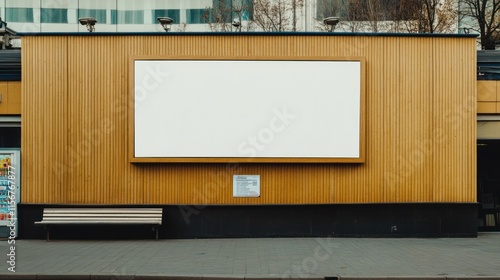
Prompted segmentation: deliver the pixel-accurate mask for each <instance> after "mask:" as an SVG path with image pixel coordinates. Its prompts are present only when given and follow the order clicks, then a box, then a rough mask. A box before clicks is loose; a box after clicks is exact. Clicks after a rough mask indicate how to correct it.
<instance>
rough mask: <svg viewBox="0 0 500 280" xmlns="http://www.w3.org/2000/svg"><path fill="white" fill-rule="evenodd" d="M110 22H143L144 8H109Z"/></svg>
mask: <svg viewBox="0 0 500 280" xmlns="http://www.w3.org/2000/svg"><path fill="white" fill-rule="evenodd" d="M111 24H144V10H135V11H117V10H111Z"/></svg>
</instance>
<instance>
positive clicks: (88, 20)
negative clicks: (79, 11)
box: [78, 17, 97, 32]
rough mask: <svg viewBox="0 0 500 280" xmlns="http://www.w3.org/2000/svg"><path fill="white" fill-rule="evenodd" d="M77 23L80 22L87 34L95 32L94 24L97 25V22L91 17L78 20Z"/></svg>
mask: <svg viewBox="0 0 500 280" xmlns="http://www.w3.org/2000/svg"><path fill="white" fill-rule="evenodd" d="M78 21H79V22H80V24H81V25H86V26H87V30H88V31H89V32H92V31H94V30H95V24H96V23H97V20H96V19H95V18H92V17H85V18H79V19H78Z"/></svg>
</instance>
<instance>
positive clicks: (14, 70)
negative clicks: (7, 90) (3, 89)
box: [0, 49, 21, 81]
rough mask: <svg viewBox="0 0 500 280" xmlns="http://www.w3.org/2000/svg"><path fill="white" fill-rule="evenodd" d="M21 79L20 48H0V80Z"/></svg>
mask: <svg viewBox="0 0 500 280" xmlns="http://www.w3.org/2000/svg"><path fill="white" fill-rule="evenodd" d="M20 80H21V50H19V49H17V50H0V81H20Z"/></svg>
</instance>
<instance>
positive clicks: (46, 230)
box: [45, 226, 50, 241]
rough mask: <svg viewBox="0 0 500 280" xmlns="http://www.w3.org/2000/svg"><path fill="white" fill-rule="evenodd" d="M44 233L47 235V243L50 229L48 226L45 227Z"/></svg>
mask: <svg viewBox="0 0 500 280" xmlns="http://www.w3.org/2000/svg"><path fill="white" fill-rule="evenodd" d="M45 232H46V233H47V241H49V240H50V229H49V226H45Z"/></svg>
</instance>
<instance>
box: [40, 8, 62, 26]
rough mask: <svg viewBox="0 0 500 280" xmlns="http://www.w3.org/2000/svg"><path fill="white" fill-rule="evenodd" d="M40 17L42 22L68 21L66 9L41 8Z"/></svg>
mask: <svg viewBox="0 0 500 280" xmlns="http://www.w3.org/2000/svg"><path fill="white" fill-rule="evenodd" d="M40 18H41V21H42V23H68V10H67V9H46V8H42V10H41V16H40Z"/></svg>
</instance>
